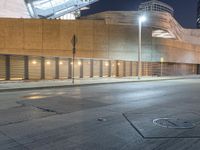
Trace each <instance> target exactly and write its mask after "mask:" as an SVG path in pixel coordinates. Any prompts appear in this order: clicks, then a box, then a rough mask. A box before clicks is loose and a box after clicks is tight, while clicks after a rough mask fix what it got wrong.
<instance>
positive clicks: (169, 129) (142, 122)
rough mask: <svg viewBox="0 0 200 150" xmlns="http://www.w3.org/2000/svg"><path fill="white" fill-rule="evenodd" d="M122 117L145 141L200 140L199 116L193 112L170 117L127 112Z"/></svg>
mask: <svg viewBox="0 0 200 150" xmlns="http://www.w3.org/2000/svg"><path fill="white" fill-rule="evenodd" d="M123 116H124V117H125V119H126V120H127V121H128V122H129V123H130V125H131V126H132V127H133V128H134V129H135V130H136V131H137V132H138V134H139V135H140V136H142V137H143V138H145V139H159V138H200V115H199V114H196V113H193V112H187V113H175V114H170V115H166V114H148V113H146V114H143V113H140V114H136V113H133V112H127V113H124V114H123Z"/></svg>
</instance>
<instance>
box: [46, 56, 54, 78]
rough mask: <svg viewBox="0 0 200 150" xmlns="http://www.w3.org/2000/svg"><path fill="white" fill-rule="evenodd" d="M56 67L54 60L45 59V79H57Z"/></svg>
mask: <svg viewBox="0 0 200 150" xmlns="http://www.w3.org/2000/svg"><path fill="white" fill-rule="evenodd" d="M55 70H56V65H55V59H54V58H47V59H45V79H55V77H56V72H55Z"/></svg>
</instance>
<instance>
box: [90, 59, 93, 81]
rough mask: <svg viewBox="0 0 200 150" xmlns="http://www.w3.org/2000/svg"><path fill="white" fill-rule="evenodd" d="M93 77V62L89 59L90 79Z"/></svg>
mask: <svg viewBox="0 0 200 150" xmlns="http://www.w3.org/2000/svg"><path fill="white" fill-rule="evenodd" d="M93 77H94V60H93V59H90V78H93Z"/></svg>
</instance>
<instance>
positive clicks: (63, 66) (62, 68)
mask: <svg viewBox="0 0 200 150" xmlns="http://www.w3.org/2000/svg"><path fill="white" fill-rule="evenodd" d="M68 63H69V62H68V60H67V59H60V61H59V75H60V78H61V79H66V78H68V69H69V67H68Z"/></svg>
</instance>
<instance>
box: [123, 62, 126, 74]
mask: <svg viewBox="0 0 200 150" xmlns="http://www.w3.org/2000/svg"><path fill="white" fill-rule="evenodd" d="M123 76H124V77H125V76H126V61H124V62H123Z"/></svg>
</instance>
